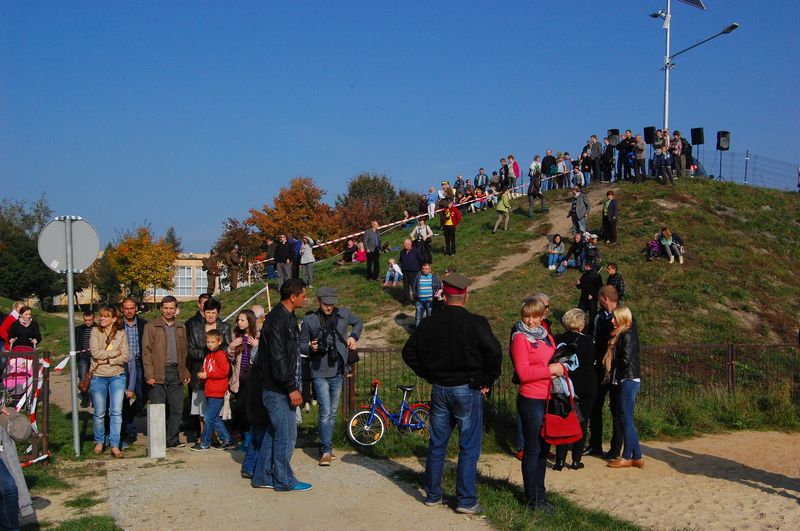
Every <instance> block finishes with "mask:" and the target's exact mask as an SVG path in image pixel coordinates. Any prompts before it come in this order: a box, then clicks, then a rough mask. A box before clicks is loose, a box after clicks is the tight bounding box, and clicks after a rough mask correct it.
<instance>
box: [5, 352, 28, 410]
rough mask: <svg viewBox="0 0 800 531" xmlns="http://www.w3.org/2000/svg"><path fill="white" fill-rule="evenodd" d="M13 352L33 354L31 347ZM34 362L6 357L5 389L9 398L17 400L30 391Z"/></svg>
mask: <svg viewBox="0 0 800 531" xmlns="http://www.w3.org/2000/svg"><path fill="white" fill-rule="evenodd" d="M12 352H33V349H32V348H30V347H15V348H13V349H12ZM32 366H33V360H31V359H30V358H15V357H9V356H7V355H6V356H4V367H3V389H4V391H5V393H6V394H7V396H8V397H9V398H10V399H12V400H16V399H19V398H22V396H23V395H24V394H25V392H26V391H27V390H28V382H29V381H30V380H31V378H32V376H33V369H32Z"/></svg>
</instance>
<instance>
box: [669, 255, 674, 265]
mask: <svg viewBox="0 0 800 531" xmlns="http://www.w3.org/2000/svg"><path fill="white" fill-rule="evenodd" d="M669 263H670V264H674V263H675V257H674V256H670V257H669Z"/></svg>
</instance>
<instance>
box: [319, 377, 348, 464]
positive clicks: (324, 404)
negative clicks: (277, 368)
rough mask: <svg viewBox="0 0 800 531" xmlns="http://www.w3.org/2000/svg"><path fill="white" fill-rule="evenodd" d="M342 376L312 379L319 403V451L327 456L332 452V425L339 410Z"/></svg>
mask: <svg viewBox="0 0 800 531" xmlns="http://www.w3.org/2000/svg"><path fill="white" fill-rule="evenodd" d="M342 379H343V376H342V375H341V374H338V375H336V376H332V377H330V378H314V379H313V382H314V392H315V393H316V395H317V402H319V415H318V416H317V425H318V427H319V451H320V453H323V454H329V453H331V451H332V450H333V425H334V424H335V423H336V412H337V411H338V410H339V398H340V397H341V396H342Z"/></svg>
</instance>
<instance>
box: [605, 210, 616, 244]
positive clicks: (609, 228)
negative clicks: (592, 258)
mask: <svg viewBox="0 0 800 531" xmlns="http://www.w3.org/2000/svg"><path fill="white" fill-rule="evenodd" d="M603 238H604V239H605V240H606V241H609V242H611V243H616V241H617V222H616V220H614V221H612V220H611V219H610V218H608V216H603Z"/></svg>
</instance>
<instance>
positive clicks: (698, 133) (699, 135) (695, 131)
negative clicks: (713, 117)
mask: <svg viewBox="0 0 800 531" xmlns="http://www.w3.org/2000/svg"><path fill="white" fill-rule="evenodd" d="M705 143H706V138H705V135H704V134H703V128H702V127H693V128H692V145H693V146H700V145H703V144H705Z"/></svg>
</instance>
